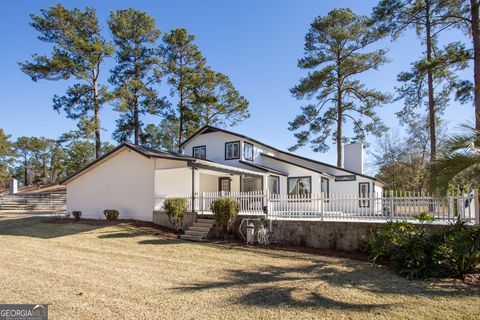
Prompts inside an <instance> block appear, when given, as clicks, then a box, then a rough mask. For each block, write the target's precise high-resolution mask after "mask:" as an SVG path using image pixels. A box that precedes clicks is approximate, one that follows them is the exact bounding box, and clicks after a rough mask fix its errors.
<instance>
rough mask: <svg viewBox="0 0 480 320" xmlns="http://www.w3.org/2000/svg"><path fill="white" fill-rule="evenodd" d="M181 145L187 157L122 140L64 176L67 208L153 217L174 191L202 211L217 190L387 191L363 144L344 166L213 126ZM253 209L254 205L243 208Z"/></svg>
mask: <svg viewBox="0 0 480 320" xmlns="http://www.w3.org/2000/svg"><path fill="white" fill-rule="evenodd" d="M181 147H182V149H183V152H182V154H179V153H173V152H166V151H160V150H155V149H152V148H147V147H142V146H136V145H132V144H128V143H124V144H121V145H119V146H118V147H117V148H115V149H114V150H113V151H111V152H110V153H108V154H106V155H104V156H103V157H101V158H100V159H98V160H96V161H94V162H92V163H91V164H89V165H88V166H87V167H85V168H83V169H82V170H80V171H78V172H76V173H75V174H73V175H72V176H70V177H68V178H66V179H65V180H64V181H63V183H64V184H66V186H67V211H73V210H81V211H82V213H83V216H84V217H88V218H103V210H104V209H117V210H119V211H120V214H121V217H122V218H125V219H138V220H145V221H152V219H153V218H152V217H153V212H154V211H159V210H162V206H163V205H162V203H163V200H164V198H165V197H168V196H179V195H181V196H188V197H191V201H190V205H192V204H193V205H192V209H193V210H197V207H198V208H201V209H200V210H204V209H205V206H206V205H205V201H206V200H205V199H207V200H211V197H212V195H213V196H215V197H217V196H218V192H219V191H220V192H223V193H224V194H225V193H236V192H242V193H245V194H253V195H255V194H256V193H255V191H258V192H262V196H263V194H264V193H263V191H262V190H266V191H267V192H268V194H285V195H288V196H291V197H295V196H299V197H302V196H304V197H308V196H309V195H310V194H322V196H323V197H325V198H326V199H328V197H329V195H330V194H333V193H342V194H357V195H360V196H362V195H368V194H372V193H380V192H382V185H383V184H382V182H381V181H379V180H377V179H375V178H374V177H370V176H367V175H365V174H364V173H363V148H362V146H361V145H359V144H357V145H346V146H345V153H344V163H345V168H339V167H336V166H334V165H330V164H327V163H324V162H320V161H317V160H313V159H308V158H305V157H301V156H299V155H296V154H293V153H289V152H285V151H282V150H279V149H276V148H274V147H272V146H269V145H266V144H265V143H263V142H260V141H258V140H255V139H252V138H249V137H247V136H245V135H242V134H238V133H235V132H231V131H228V130H225V129H220V128H215V127H212V126H205V127H203V128H201V129H200V130H198V131H197V132H195V133H194V134H193V135H192V136H191V137H189V138H188V139H187V140H186V141H184V142H183V143H182V145H181ZM237 195H238V196H239V197H240V195H241V194H240V193H238V194H237ZM239 199H240V198H239ZM261 205H262V207H264V205H265V203H261ZM359 207H362V203H359ZM249 208H251V203H250V204H249V206H248V207H247V206H245V208H244V210H243V212H244V213H248V210H249ZM252 210H253V209H252ZM257 211H258V210H257Z"/></svg>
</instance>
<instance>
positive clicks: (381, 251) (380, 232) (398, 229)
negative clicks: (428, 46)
mask: <svg viewBox="0 0 480 320" xmlns="http://www.w3.org/2000/svg"><path fill="white" fill-rule="evenodd" d="M414 229H415V228H414V225H413V224H412V223H409V222H406V221H398V222H391V221H390V222H387V223H385V224H383V225H382V226H381V227H380V228H378V229H377V231H375V232H373V231H370V233H369V234H368V235H367V237H366V239H365V242H364V244H363V247H364V250H365V251H366V252H367V253H368V254H369V256H370V259H372V261H374V262H375V261H376V260H377V259H379V258H383V259H388V258H389V257H390V256H391V255H392V253H393V252H394V250H395V249H396V247H397V246H398V245H399V243H400V240H401V239H402V238H403V237H405V236H407V235H408V234H410V233H412V232H413V231H414Z"/></svg>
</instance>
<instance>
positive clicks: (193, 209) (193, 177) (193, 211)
mask: <svg viewBox="0 0 480 320" xmlns="http://www.w3.org/2000/svg"><path fill="white" fill-rule="evenodd" d="M195 170H196V168H195V167H192V213H195Z"/></svg>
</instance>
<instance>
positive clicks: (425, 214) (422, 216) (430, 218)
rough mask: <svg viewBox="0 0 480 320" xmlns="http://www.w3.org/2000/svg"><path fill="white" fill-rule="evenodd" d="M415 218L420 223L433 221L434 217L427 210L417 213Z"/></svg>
mask: <svg viewBox="0 0 480 320" xmlns="http://www.w3.org/2000/svg"><path fill="white" fill-rule="evenodd" d="M415 218H416V219H417V220H418V221H419V222H421V223H424V222H429V223H432V222H433V221H435V218H434V217H433V216H432V215H430V214H429V213H428V212H422V213H420V214H417V215H416V216H415Z"/></svg>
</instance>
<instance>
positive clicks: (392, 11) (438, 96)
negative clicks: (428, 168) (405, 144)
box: [372, 0, 464, 160]
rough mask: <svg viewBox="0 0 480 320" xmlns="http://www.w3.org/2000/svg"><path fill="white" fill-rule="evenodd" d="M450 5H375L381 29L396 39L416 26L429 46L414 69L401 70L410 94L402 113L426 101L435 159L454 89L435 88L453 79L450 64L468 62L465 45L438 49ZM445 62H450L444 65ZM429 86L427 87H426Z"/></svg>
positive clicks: (391, 0)
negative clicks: (440, 119) (439, 124)
mask: <svg viewBox="0 0 480 320" xmlns="http://www.w3.org/2000/svg"><path fill="white" fill-rule="evenodd" d="M446 17H447V6H446V1H445V0H381V1H380V2H379V4H378V5H377V6H376V7H375V8H374V9H373V16H372V19H373V21H374V22H375V24H376V25H377V27H378V28H380V29H381V30H383V31H385V32H388V33H389V34H390V35H391V37H392V38H393V39H397V38H398V37H399V36H400V35H401V34H402V33H403V32H405V31H406V30H408V29H415V30H416V32H417V35H418V37H419V38H420V39H421V42H422V45H424V46H425V52H424V57H423V58H422V59H421V60H420V61H417V62H415V63H413V64H412V70H411V71H410V72H405V73H401V74H400V75H399V81H401V82H404V83H405V84H404V86H403V87H402V88H400V90H399V91H400V97H401V98H406V100H405V108H404V110H403V112H402V113H401V114H400V115H401V116H402V115H405V114H408V113H411V112H412V111H414V109H418V108H420V107H422V106H423V105H424V100H425V99H426V107H427V110H428V112H427V113H428V127H429V135H430V157H431V159H432V160H434V159H435V158H436V154H437V129H436V123H437V121H438V117H439V115H440V114H441V113H442V111H443V109H444V106H445V104H446V102H447V101H448V96H449V94H450V92H451V90H452V89H453V87H455V86H456V85H455V86H452V85H451V84H450V85H448V84H447V85H446V86H444V87H443V88H441V89H440V92H439V93H436V92H435V88H436V87H438V86H439V85H440V84H441V83H442V82H443V81H445V80H449V81H450V82H452V81H453V78H452V77H453V75H452V74H451V73H450V71H449V68H450V67H451V66H453V65H455V64H457V63H460V64H462V63H464V60H463V58H461V57H462V56H463V53H462V52H459V51H458V50H460V51H461V50H463V49H462V48H461V46H460V45H459V44H458V43H457V44H453V45H452V44H450V45H449V46H447V47H446V48H445V49H444V50H443V51H440V50H438V48H437V43H438V37H439V34H440V33H441V32H442V31H444V30H446V29H448V28H449V27H451V24H450V23H449V22H448V21H447V18H446ZM443 54H450V55H451V56H450V58H455V57H456V58H461V59H462V60H460V61H457V60H448V59H447V58H445V57H444V56H443ZM442 62H443V63H445V62H448V63H446V64H444V65H442ZM424 88H426V89H424Z"/></svg>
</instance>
